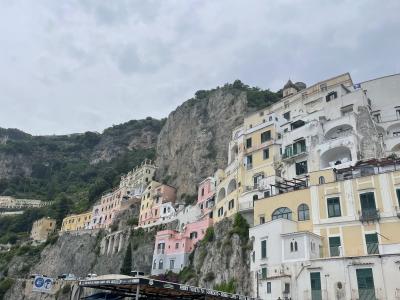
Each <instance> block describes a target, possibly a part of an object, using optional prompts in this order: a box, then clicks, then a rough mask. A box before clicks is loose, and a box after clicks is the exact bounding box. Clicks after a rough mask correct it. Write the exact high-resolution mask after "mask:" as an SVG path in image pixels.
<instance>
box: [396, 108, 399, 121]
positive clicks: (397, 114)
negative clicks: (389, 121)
mask: <svg viewBox="0 0 400 300" xmlns="http://www.w3.org/2000/svg"><path fill="white" fill-rule="evenodd" d="M396 117H397V120H398V119H400V109H399V108H397V109H396Z"/></svg>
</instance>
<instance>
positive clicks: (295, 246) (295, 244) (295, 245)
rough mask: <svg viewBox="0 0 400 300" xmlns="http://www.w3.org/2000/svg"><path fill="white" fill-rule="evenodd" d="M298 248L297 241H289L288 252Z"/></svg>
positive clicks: (295, 250)
mask: <svg viewBox="0 0 400 300" xmlns="http://www.w3.org/2000/svg"><path fill="white" fill-rule="evenodd" d="M297 250H298V246H297V242H296V241H294V242H290V252H297Z"/></svg>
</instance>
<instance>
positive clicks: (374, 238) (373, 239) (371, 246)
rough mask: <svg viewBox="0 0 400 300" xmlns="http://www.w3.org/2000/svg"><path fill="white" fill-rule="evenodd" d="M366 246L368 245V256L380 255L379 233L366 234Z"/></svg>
mask: <svg viewBox="0 0 400 300" xmlns="http://www.w3.org/2000/svg"><path fill="white" fill-rule="evenodd" d="M365 244H366V245H367V253H368V254H379V242H378V234H377V233H371V234H366V235H365Z"/></svg>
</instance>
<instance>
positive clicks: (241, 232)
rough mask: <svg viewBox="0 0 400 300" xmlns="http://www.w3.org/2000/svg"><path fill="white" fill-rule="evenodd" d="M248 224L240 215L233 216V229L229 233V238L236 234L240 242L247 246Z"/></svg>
mask: <svg viewBox="0 0 400 300" xmlns="http://www.w3.org/2000/svg"><path fill="white" fill-rule="evenodd" d="M249 228H250V226H249V224H248V223H247V221H246V219H245V218H243V217H242V215H241V214H239V213H237V214H236V215H235V219H234V221H233V228H232V230H231V231H230V232H229V236H232V235H233V234H237V235H238V236H239V238H240V240H241V241H242V242H243V243H244V244H247V242H248V240H249Z"/></svg>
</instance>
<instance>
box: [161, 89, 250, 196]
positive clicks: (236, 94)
mask: <svg viewBox="0 0 400 300" xmlns="http://www.w3.org/2000/svg"><path fill="white" fill-rule="evenodd" d="M246 103H247V98H246V93H245V92H242V91H239V90H235V89H229V88H219V89H216V90H215V91H213V92H211V94H210V95H209V96H208V97H206V98H203V99H191V100H189V101H186V102H185V103H183V104H182V105H181V106H179V107H178V108H177V109H176V110H175V111H173V112H172V113H171V114H170V115H169V116H168V119H167V121H166V123H165V125H164V127H163V129H162V130H161V132H160V134H159V137H158V143H157V162H156V163H157V165H158V166H159V169H158V172H157V178H158V179H159V180H161V181H163V180H164V181H167V182H168V183H169V184H171V185H174V186H177V187H179V191H178V197H179V196H182V195H195V194H196V192H197V191H196V187H197V184H198V183H199V182H200V181H201V180H202V179H204V178H205V177H207V176H210V175H213V174H214V172H215V171H216V170H217V168H224V167H225V166H226V163H227V159H228V157H227V152H228V143H229V140H230V138H231V134H232V130H233V129H234V128H235V127H237V126H239V125H240V124H241V123H242V122H243V118H244V115H245V112H246Z"/></svg>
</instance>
